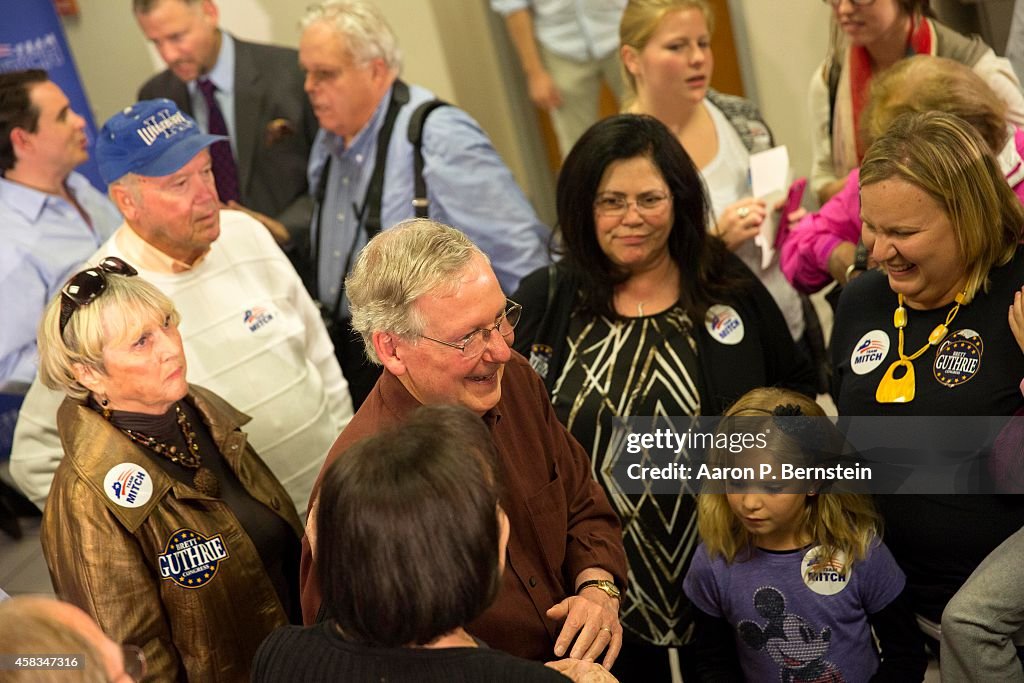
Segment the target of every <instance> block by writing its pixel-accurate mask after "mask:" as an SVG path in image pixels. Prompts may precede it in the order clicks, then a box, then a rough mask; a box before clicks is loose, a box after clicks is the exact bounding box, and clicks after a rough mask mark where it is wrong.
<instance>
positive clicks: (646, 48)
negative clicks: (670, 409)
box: [619, 0, 824, 389]
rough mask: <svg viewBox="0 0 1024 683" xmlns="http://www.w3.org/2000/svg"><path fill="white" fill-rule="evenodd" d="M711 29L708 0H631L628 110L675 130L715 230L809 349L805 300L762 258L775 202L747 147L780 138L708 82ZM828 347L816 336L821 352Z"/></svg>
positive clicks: (624, 29) (752, 109)
mask: <svg viewBox="0 0 1024 683" xmlns="http://www.w3.org/2000/svg"><path fill="white" fill-rule="evenodd" d="M713 30H714V15H713V13H712V10H711V6H710V4H709V3H708V2H707V1H706V0H630V2H629V3H627V5H626V9H625V11H624V12H623V14H622V21H621V23H620V24H619V40H620V42H621V43H622V48H621V54H622V65H623V73H624V75H625V80H626V85H627V90H628V92H629V93H630V95H631V98H632V100H631V102H630V103H629V106H628V107H627V108H626V111H628V112H630V113H633V114H649V115H651V116H653V117H654V118H656V119H658V120H659V121H661V122H662V123H664V124H665V125H666V126H668V128H669V130H671V131H672V133H673V134H674V136H675V138H676V139H678V141H679V143H680V144H681V145H682V146H683V149H685V150H686V153H687V154H688V155H689V156H690V158H691V159H692V160H693V163H694V164H696V166H697V168H698V169H700V177H701V180H702V181H703V182H704V184H705V185H706V187H707V191H708V198H709V200H710V207H709V208H710V210H711V214H712V216H713V219H714V220H713V223H712V225H711V226H710V230H711V232H712V233H713V234H715V235H717V236H718V237H720V238H721V239H722V241H724V242H725V245H726V246H727V247H728V248H729V249H730V250H731V251H733V252H734V253H735V254H736V255H737V256H739V257H740V259H741V260H742V261H743V262H744V263H746V264H747V267H749V268H750V270H751V271H752V272H754V273H755V274H756V275H757V276H758V278H759V279H760V280H761V282H762V283H763V284H764V286H765V287H767V288H768V291H769V292H770V293H771V295H772V297H773V298H774V299H775V303H777V304H778V306H779V309H780V310H781V311H782V314H783V316H785V318H786V323H787V325H788V326H789V332H790V335H791V336H792V337H793V339H795V340H797V342H798V344H800V345H801V347H802V348H803V349H804V350H805V352H807V353H808V354H810V353H811V350H812V346H811V343H810V341H809V340H808V339H806V338H805V333H806V332H807V329H808V326H807V320H806V319H805V316H804V303H803V301H801V299H800V295H799V294H798V293H797V292H796V290H794V289H793V286H792V285H790V284H789V282H787V281H786V278H785V277H783V275H782V272H781V271H780V270H779V264H778V259H777V257H775V258H773V259H772V260H771V261H770V262H769V263H768V265H767V266H765V264H764V263H763V250H764V247H763V246H761V245H759V244H757V243H756V240H755V238H757V236H758V235H759V234H760V233H761V230H762V228H764V227H766V226H767V225H769V224H770V222H771V221H772V220H774V219H773V218H772V217H771V216H769V215H768V214H769V211H772V208H770V207H768V206H766V205H765V202H764V201H763V200H761V199H759V198H757V197H754V196H752V188H751V186H750V155H751V154H754V153H756V152H761V151H764V150H767V149H770V148H771V147H773V146H774V145H775V142H774V139H773V137H772V133H771V130H770V129H769V128H768V124H766V123H765V122H764V119H763V117H762V116H761V112H760V111H759V110H758V109H757V107H756V106H755V105H754V103H753V102H751V101H749V100H746V99H743V98H742V97H735V96H733V95H726V94H724V93H720V92H718V91H716V90H714V89H713V88H711V79H712V76H713V74H714V64H715V61H714V54H713V53H712V50H711V34H712V31H713ZM775 208H780V207H775ZM795 217H796V216H794V218H795ZM815 329H816V328H815ZM823 347H824V343H823V342H822V343H817V344H815V348H819V349H820V350H821V354H820V355H821V357H822V358H823V356H824V348H823ZM822 389H824V386H822Z"/></svg>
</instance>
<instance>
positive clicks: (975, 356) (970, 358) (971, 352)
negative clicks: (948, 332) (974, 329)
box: [932, 332, 981, 388]
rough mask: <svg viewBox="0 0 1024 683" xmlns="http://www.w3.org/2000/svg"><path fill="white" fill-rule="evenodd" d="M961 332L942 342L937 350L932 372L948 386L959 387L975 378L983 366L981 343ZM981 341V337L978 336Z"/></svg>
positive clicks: (939, 380)
mask: <svg viewBox="0 0 1024 683" xmlns="http://www.w3.org/2000/svg"><path fill="white" fill-rule="evenodd" d="M970 339H971V338H970V337H966V336H963V335H961V334H960V333H959V332H958V333H956V334H954V335H953V336H951V337H950V338H949V339H947V340H946V341H944V342H942V344H941V345H940V346H939V349H938V351H936V352H935V361H934V362H933V363H932V374H934V375H935V379H936V380H937V381H938V382H939V384H942V385H944V386H947V387H950V388H952V387H958V386H960V385H961V384H963V383H964V382H968V381H970V380H972V379H974V376H975V375H976V374H978V370H979V369H980V368H981V345H980V344H978V343H975V342H974V341H971V340H970ZM977 339H978V341H979V342H980V341H981V338H980V337H978V338H977Z"/></svg>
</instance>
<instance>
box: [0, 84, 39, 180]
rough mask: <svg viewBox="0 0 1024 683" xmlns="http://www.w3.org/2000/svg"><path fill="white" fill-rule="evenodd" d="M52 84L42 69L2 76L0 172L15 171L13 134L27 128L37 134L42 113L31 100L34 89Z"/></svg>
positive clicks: (0, 96) (0, 95)
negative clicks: (30, 91)
mask: <svg viewBox="0 0 1024 683" xmlns="http://www.w3.org/2000/svg"><path fill="white" fill-rule="evenodd" d="M48 80H49V77H48V76H47V75H46V72H45V71H43V70H42V69H27V70H25V71H8V72H7V73H0V172H3V171H9V170H10V169H12V168H14V164H15V162H17V159H15V158H14V145H13V144H12V143H11V131H13V130H14V129H15V128H24V129H25V130H27V131H28V132H29V133H34V132H36V128H37V127H38V125H39V110H38V109H37V108H36V107H35V106H34V105H33V104H32V99H31V98H30V97H29V90H30V89H31V86H33V85H35V84H37V83H45V82H46V81H48Z"/></svg>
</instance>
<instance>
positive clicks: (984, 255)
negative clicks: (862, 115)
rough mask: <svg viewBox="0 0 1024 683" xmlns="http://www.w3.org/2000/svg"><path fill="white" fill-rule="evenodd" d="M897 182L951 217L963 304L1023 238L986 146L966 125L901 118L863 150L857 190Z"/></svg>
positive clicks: (1022, 218) (1022, 221)
mask: <svg viewBox="0 0 1024 683" xmlns="http://www.w3.org/2000/svg"><path fill="white" fill-rule="evenodd" d="M889 179H897V180H901V181H903V182H907V183H910V184H912V185H914V186H916V187H918V188H919V189H921V190H922V191H923V192H925V193H926V194H928V195H929V196H930V197H931V198H932V199H933V200H935V202H936V203H937V204H938V205H939V207H941V208H942V210H943V211H945V213H946V215H947V216H948V217H949V221H950V224H951V225H952V227H953V232H954V233H955V235H956V240H957V243H958V244H959V246H960V250H961V253H962V254H963V257H964V265H965V267H966V271H967V286H966V290H967V298H966V299H965V301H970V300H971V299H973V298H974V296H975V295H976V294H977V292H978V290H980V289H982V288H984V287H987V280H988V275H989V272H990V271H991V269H992V268H993V267H995V266H999V265H1003V264H1005V263H1008V262H1009V260H1010V259H1011V258H1012V257H1013V254H1014V252H1015V251H1016V249H1017V243H1018V242H1019V241H1020V239H1021V235H1022V230H1024V208H1022V207H1021V204H1020V201H1019V200H1018V198H1017V195H1016V194H1014V192H1013V190H1011V189H1010V186H1009V184H1007V182H1006V178H1005V177H1004V176H1003V173H1002V170H1001V169H1000V168H999V163H998V162H997V161H996V159H995V157H994V156H993V154H992V152H991V150H990V149H989V145H988V144H987V143H986V142H985V140H984V139H983V138H982V137H981V135H980V134H979V133H978V131H977V130H975V129H974V128H973V127H972V126H970V125H969V124H968V123H967V122H965V121H964V120H963V119H961V118H959V117H957V116H953V115H951V114H947V113H944V112H921V113H906V114H903V115H901V116H899V117H897V118H896V119H895V120H894V121H893V122H892V123H891V124H890V126H889V129H888V130H887V131H885V133H883V134H882V135H880V136H879V137H878V138H877V139H876V140H875V141H874V142H873V143H872V145H871V147H870V148H868V151H867V153H866V154H865V156H864V161H863V162H862V163H861V167H860V186H861V188H863V187H865V186H867V185H872V184H874V183H878V182H882V181H884V180H889Z"/></svg>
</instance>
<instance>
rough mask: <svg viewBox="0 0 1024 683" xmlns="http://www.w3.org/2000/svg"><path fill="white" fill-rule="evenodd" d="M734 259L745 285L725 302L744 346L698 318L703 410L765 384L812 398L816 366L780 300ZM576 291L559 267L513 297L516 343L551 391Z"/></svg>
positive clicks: (538, 273) (716, 411) (529, 280)
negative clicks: (717, 335)
mask: <svg viewBox="0 0 1024 683" xmlns="http://www.w3.org/2000/svg"><path fill="white" fill-rule="evenodd" d="M732 260H733V261H734V263H730V266H732V267H735V268H736V269H738V270H737V272H741V273H743V277H742V279H743V281H744V286H743V287H742V288H741V289H740V291H738V292H737V293H736V295H735V296H734V297H733V298H732V299H731V300H729V301H723V302H721V303H723V304H727V305H729V306H732V307H733V308H734V309H736V312H737V313H739V316H740V318H741V319H742V320H743V323H744V329H745V332H744V336H743V340H742V341H741V342H740V343H738V344H736V345H732V346H730V345H727V344H721V343H719V342H717V341H715V340H714V339H713V338H712V337H711V335H710V334H709V333H708V331H707V328H706V326H705V325H704V321H703V320H700V321H697V320H695V321H693V322H694V327H693V332H694V335H695V337H696V340H697V358H698V360H699V363H700V370H701V380H702V381H701V382H700V389H701V397H700V399H701V412H702V413H703V414H704V415H720V414H722V412H724V411H725V409H726V408H727V407H728V406H729V405H730V404H732V403H733V402H734V401H735V400H736V399H738V398H739V397H740V396H742V395H743V394H745V393H747V392H748V391H750V390H751V389H754V388H756V387H762V386H770V387H781V388H785V389H793V390H794V391H798V392H800V393H802V394H806V395H807V396H810V397H812V398H813V397H814V395H815V391H814V388H815V374H814V368H813V366H812V365H811V362H810V360H809V359H808V358H807V356H806V355H805V354H804V353H803V352H802V351H800V349H798V348H797V346H796V344H794V343H793V338H792V337H791V336H790V334H789V328H788V327H787V326H786V321H785V319H784V318H783V317H782V313H781V312H780V311H779V308H778V306H776V305H775V300H774V299H772V297H771V294H769V293H768V290H767V289H765V288H764V285H762V284H761V283H760V282H759V281H758V280H757V278H756V277H754V275H753V274H752V273H750V271H749V270H747V268H746V266H745V265H743V263H742V262H740V261H739V259H737V258H735V257H732ZM578 291H579V286H578V285H577V283H576V281H575V279H574V278H573V277H572V275H571V274H570V273H569V272H568V271H567V269H566V268H565V267H563V266H562V265H560V264H553V265H551V266H547V267H544V268H540V269H538V270H535V271H534V272H532V273H530V274H529V275H527V276H526V277H525V278H524V279H523V281H522V282H521V283H520V284H519V289H518V290H517V291H516V293H515V294H513V295H512V299H513V300H514V301H516V302H518V303H520V304H522V306H523V314H522V318H521V319H520V321H519V324H518V325H517V326H516V333H515V334H516V336H515V341H514V343H513V348H514V349H515V350H516V351H518V352H519V353H521V354H523V355H524V356H526V357H527V358H529V359H530V365H532V366H533V367H534V369H535V370H537V371H538V372H539V374H540V375H541V377H542V378H543V379H544V384H545V386H546V387H547V389H548V392H549V393H550V392H551V390H552V388H553V387H554V384H555V381H556V380H557V379H558V377H559V376H560V375H561V372H562V366H563V365H564V364H565V359H566V355H567V352H566V339H567V336H568V331H569V318H570V316H571V315H572V312H573V310H575V308H576V306H577V304H578V299H579V297H578ZM544 346H546V347H548V348H549V349H550V351H548V350H547V349H543V353H538V351H540V350H541V349H538V348H537V347H544ZM542 358H543V360H541V359H542ZM544 361H546V363H545V362H544ZM545 365H546V366H547V367H544V366H545Z"/></svg>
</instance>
